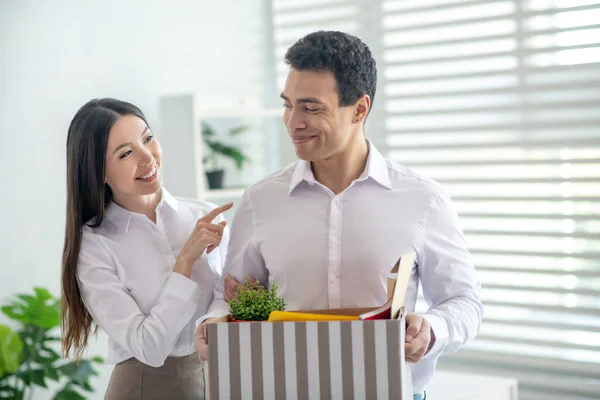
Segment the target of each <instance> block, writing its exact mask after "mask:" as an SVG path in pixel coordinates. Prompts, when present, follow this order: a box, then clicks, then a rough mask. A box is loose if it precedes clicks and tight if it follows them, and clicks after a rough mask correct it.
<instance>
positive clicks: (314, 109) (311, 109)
mask: <svg viewBox="0 0 600 400" xmlns="http://www.w3.org/2000/svg"><path fill="white" fill-rule="evenodd" d="M306 111H308V112H316V111H319V109H318V108H308V107H306Z"/></svg>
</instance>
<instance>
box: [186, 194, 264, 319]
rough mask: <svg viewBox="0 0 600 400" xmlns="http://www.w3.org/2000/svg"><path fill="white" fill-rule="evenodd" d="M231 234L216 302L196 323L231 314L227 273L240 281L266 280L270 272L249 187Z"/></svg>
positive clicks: (215, 298) (232, 225)
mask: <svg viewBox="0 0 600 400" xmlns="http://www.w3.org/2000/svg"><path fill="white" fill-rule="evenodd" d="M229 234H230V237H229V244H228V246H227V250H226V251H227V257H225V264H224V266H223V274H222V276H221V279H219V281H218V283H217V285H216V287H215V290H214V298H213V302H212V304H211V306H210V308H209V310H208V313H207V314H206V315H203V316H202V317H200V318H199V319H198V320H197V321H196V326H198V325H200V324H201V323H202V322H204V321H205V320H206V319H208V318H217V317H222V316H225V315H227V314H229V304H228V303H227V301H226V300H225V298H224V295H223V292H224V288H223V287H224V286H223V285H224V279H225V277H226V276H227V275H231V276H232V277H233V278H235V279H236V280H237V281H238V282H242V281H243V280H244V278H245V277H247V276H251V277H252V278H255V279H258V280H259V281H260V282H263V283H266V282H268V278H269V274H268V271H267V269H266V267H265V262H264V259H263V257H262V255H261V253H260V249H259V247H258V245H257V242H256V220H255V215H254V210H253V207H252V202H251V200H250V195H249V193H248V191H246V192H245V193H244V195H243V196H242V199H241V200H240V203H239V205H238V207H237V208H236V210H235V213H234V216H233V221H232V224H231V230H230V233H229Z"/></svg>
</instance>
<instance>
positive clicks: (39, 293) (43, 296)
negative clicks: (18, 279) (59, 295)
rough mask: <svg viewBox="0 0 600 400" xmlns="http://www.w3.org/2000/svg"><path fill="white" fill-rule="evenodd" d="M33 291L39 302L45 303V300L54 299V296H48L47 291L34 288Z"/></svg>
mask: <svg viewBox="0 0 600 400" xmlns="http://www.w3.org/2000/svg"><path fill="white" fill-rule="evenodd" d="M33 291H34V292H35V294H36V295H37V298H38V299H40V300H41V301H46V300H50V299H54V296H52V295H51V294H50V292H49V291H48V289H44V288H39V287H36V288H33Z"/></svg>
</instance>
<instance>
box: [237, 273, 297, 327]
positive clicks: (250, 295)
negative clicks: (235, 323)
mask: <svg viewBox="0 0 600 400" xmlns="http://www.w3.org/2000/svg"><path fill="white" fill-rule="evenodd" d="M275 310H278V311H284V310H285V302H284V301H283V299H281V298H279V297H277V286H276V285H273V286H272V287H271V288H270V289H266V288H265V287H263V286H261V285H260V283H259V282H258V281H256V282H249V281H246V284H245V285H243V286H242V287H241V288H240V289H239V291H238V295H237V297H236V298H235V299H233V300H231V301H230V302H229V314H230V315H231V317H232V318H233V319H237V320H243V321H265V320H267V319H268V318H269V315H270V314H271V312H272V311H275Z"/></svg>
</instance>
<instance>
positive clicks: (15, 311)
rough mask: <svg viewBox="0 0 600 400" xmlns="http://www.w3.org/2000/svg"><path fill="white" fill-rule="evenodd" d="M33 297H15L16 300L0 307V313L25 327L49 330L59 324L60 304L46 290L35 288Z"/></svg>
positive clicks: (22, 295) (23, 295)
mask: <svg viewBox="0 0 600 400" xmlns="http://www.w3.org/2000/svg"><path fill="white" fill-rule="evenodd" d="M34 292H35V297H33V296H30V295H25V294H21V295H17V296H15V297H17V299H16V300H14V301H12V302H11V303H9V304H8V305H6V306H4V307H2V312H3V313H4V314H6V316H8V317H9V318H11V319H14V320H16V321H19V322H22V323H24V324H25V325H29V324H33V325H36V326H39V327H41V328H44V329H51V328H54V327H57V326H58V325H59V324H60V303H59V301H58V299H56V298H54V297H53V296H52V295H51V294H50V292H48V290H46V289H43V288H35V289H34Z"/></svg>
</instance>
